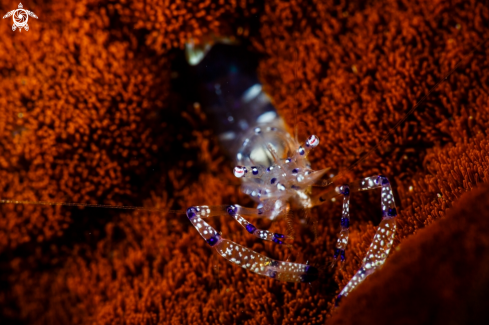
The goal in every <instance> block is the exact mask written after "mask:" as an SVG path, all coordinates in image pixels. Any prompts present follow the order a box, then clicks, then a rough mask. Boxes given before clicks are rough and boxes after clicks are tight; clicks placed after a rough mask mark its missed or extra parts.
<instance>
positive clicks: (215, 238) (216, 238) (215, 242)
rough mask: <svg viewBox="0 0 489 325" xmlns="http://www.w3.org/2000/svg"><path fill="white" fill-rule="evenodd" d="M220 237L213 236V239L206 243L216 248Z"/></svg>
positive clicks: (207, 240)
mask: <svg viewBox="0 0 489 325" xmlns="http://www.w3.org/2000/svg"><path fill="white" fill-rule="evenodd" d="M219 237H220V236H219V235H214V236H212V237H211V238H209V239H206V242H207V244H209V246H211V247H212V246H214V245H215V244H217V242H218V241H219Z"/></svg>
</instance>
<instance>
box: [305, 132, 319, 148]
mask: <svg viewBox="0 0 489 325" xmlns="http://www.w3.org/2000/svg"><path fill="white" fill-rule="evenodd" d="M318 144H319V138H318V137H317V136H315V135H314V134H313V135H311V136H310V137H309V139H307V141H306V146H308V147H311V148H314V147H316V146H317V145H318Z"/></svg>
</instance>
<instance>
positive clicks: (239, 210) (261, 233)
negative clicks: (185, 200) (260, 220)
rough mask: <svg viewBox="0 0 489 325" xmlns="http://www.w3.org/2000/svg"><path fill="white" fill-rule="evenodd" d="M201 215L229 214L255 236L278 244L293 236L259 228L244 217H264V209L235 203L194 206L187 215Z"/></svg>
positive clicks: (288, 240)
mask: <svg viewBox="0 0 489 325" xmlns="http://www.w3.org/2000/svg"><path fill="white" fill-rule="evenodd" d="M190 210H191V212H192V213H194V214H197V215H199V216H200V217H201V218H207V217H214V216H221V215H229V216H230V217H232V218H233V219H234V220H236V221H237V222H238V223H239V224H240V225H241V226H243V228H244V229H246V231H247V232H248V233H250V234H252V235H253V236H256V237H258V238H260V239H262V240H268V241H272V242H274V243H276V244H285V243H290V242H291V241H292V240H293V238H292V237H290V236H287V235H284V234H279V233H274V232H271V231H268V230H263V229H258V228H256V227H255V226H254V225H253V224H252V223H250V222H249V221H248V220H246V219H245V218H243V215H245V216H246V215H248V216H255V217H263V211H262V209H251V208H245V207H242V206H239V205H237V204H234V205H215V206H207V205H203V206H194V207H190V208H189V209H188V210H187V216H188V214H189V211H190Z"/></svg>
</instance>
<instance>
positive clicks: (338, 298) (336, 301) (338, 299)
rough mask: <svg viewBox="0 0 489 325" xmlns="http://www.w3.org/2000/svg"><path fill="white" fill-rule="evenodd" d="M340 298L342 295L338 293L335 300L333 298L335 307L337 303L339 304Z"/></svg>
mask: <svg viewBox="0 0 489 325" xmlns="http://www.w3.org/2000/svg"><path fill="white" fill-rule="evenodd" d="M341 298H343V296H342V295H338V297H336V300H335V302H334V306H335V307H338V305H339V304H340V302H341Z"/></svg>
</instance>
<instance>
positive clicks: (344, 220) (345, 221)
mask: <svg viewBox="0 0 489 325" xmlns="http://www.w3.org/2000/svg"><path fill="white" fill-rule="evenodd" d="M340 222H341V226H342V227H343V228H348V227H350V219H348V218H344V217H343V218H341V221H340Z"/></svg>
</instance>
